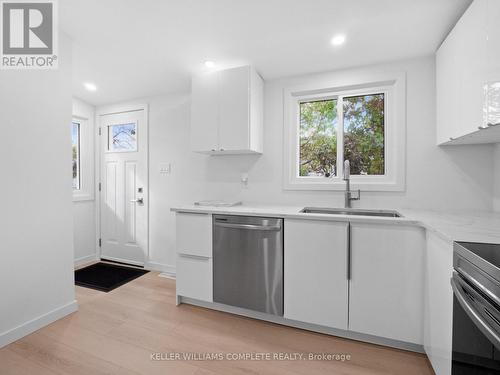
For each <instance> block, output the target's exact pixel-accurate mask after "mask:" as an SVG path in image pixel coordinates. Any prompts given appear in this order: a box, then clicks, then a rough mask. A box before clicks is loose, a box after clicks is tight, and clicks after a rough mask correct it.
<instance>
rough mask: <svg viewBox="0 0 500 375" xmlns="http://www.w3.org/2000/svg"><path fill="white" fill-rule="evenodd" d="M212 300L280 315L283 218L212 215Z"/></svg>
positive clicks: (281, 307) (281, 302)
mask: <svg viewBox="0 0 500 375" xmlns="http://www.w3.org/2000/svg"><path fill="white" fill-rule="evenodd" d="M213 241H214V243H213V245H214V246H213V261H214V266H213V267H214V272H213V275H214V280H213V281H214V291H213V299H214V302H220V303H224V304H226V305H231V306H237V307H243V308H246V309H250V310H255V311H261V312H265V313H268V314H274V315H283V219H276V218H265V217H251V216H232V215H214V217H213Z"/></svg>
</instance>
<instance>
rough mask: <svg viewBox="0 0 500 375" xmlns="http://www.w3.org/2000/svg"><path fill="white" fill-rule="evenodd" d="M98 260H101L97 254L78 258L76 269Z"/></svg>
mask: <svg viewBox="0 0 500 375" xmlns="http://www.w3.org/2000/svg"><path fill="white" fill-rule="evenodd" d="M98 259H99V258H98V257H97V254H90V255H86V256H84V257H81V258H76V259H75V268H77V267H80V266H81V265H83V264H86V263H90V262H94V261H97V260H98Z"/></svg>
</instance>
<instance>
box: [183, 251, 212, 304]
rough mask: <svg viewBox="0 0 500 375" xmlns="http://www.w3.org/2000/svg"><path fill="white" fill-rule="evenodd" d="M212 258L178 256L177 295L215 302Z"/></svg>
mask: <svg viewBox="0 0 500 375" xmlns="http://www.w3.org/2000/svg"><path fill="white" fill-rule="evenodd" d="M212 269H213V268H212V258H205V257H197V256H192V255H185V254H178V255H177V265H176V293H177V295H178V296H183V297H189V298H194V299H198V300H202V301H207V302H213V292H212V290H213V287H212V285H213V282H212V279H213V277H212V275H213V271H212Z"/></svg>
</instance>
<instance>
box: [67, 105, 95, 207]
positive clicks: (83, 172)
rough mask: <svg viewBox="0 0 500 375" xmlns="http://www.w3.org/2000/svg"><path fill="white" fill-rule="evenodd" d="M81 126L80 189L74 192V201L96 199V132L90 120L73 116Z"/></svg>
mask: <svg viewBox="0 0 500 375" xmlns="http://www.w3.org/2000/svg"><path fill="white" fill-rule="evenodd" d="M72 122H76V123H78V124H80V189H78V190H76V189H74V190H73V201H74V202H75V201H86V200H93V199H94V132H93V128H92V125H91V124H92V121H90V119H88V118H85V117H82V116H76V115H73V119H72Z"/></svg>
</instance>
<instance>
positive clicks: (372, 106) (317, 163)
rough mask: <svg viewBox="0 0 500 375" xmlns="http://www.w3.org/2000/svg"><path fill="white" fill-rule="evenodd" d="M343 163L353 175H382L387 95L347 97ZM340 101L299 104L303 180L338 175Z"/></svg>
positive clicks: (383, 170)
mask: <svg viewBox="0 0 500 375" xmlns="http://www.w3.org/2000/svg"><path fill="white" fill-rule="evenodd" d="M343 103H344V104H343V112H344V124H343V128H344V159H346V160H349V161H350V162H351V173H352V174H353V175H382V174H384V173H385V161H384V149H385V144H384V94H374V95H364V96H355V97H344V99H343ZM337 126H338V124H337V100H334V99H330V100H320V101H314V102H305V103H301V104H300V170H299V175H300V176H325V177H329V176H331V175H335V168H336V164H337V130H336V129H337Z"/></svg>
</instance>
